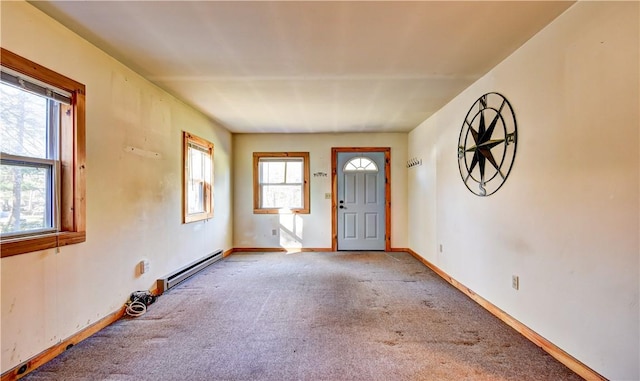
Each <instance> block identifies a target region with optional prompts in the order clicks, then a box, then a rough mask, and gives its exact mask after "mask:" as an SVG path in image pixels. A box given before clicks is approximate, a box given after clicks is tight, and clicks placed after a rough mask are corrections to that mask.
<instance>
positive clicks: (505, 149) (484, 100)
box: [458, 93, 518, 196]
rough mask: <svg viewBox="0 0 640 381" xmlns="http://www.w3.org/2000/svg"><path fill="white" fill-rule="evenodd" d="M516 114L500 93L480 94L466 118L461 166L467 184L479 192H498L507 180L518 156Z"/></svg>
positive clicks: (459, 157) (472, 190) (462, 139)
mask: <svg viewBox="0 0 640 381" xmlns="http://www.w3.org/2000/svg"><path fill="white" fill-rule="evenodd" d="M517 142H518V134H517V125H516V115H515V113H514V112H513V108H512V107H511V104H510V103H509V101H508V100H507V99H506V98H505V97H504V96H502V95H501V94H498V93H487V94H484V95H483V96H481V97H480V98H478V100H476V101H475V103H474V104H473V105H472V106H471V108H470V109H469V112H468V113H467V116H466V117H465V118H464V121H463V122H462V128H461V129H460V137H459V139H458V167H459V168H460V176H462V181H464V185H466V186H467V188H468V189H469V190H470V191H471V192H472V193H474V194H476V195H478V196H489V195H492V194H494V193H495V192H496V191H497V190H498V189H500V187H501V186H502V184H504V182H505V180H506V179H507V176H509V172H511V167H512V166H513V161H514V160H515V157H516V143H517Z"/></svg>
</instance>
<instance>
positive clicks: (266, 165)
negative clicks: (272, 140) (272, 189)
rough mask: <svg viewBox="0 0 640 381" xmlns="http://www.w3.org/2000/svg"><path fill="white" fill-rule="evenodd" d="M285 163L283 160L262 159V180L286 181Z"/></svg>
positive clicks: (270, 182)
mask: <svg viewBox="0 0 640 381" xmlns="http://www.w3.org/2000/svg"><path fill="white" fill-rule="evenodd" d="M284 173H285V163H284V162H282V161H261V162H260V182H261V183H263V184H264V183H268V184H282V183H284Z"/></svg>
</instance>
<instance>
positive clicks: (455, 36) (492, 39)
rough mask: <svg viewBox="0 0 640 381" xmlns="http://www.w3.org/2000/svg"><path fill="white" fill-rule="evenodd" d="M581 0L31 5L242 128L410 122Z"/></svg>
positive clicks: (400, 126)
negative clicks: (571, 0)
mask: <svg viewBox="0 0 640 381" xmlns="http://www.w3.org/2000/svg"><path fill="white" fill-rule="evenodd" d="M572 3H573V2H562V1H548V2H547V1H532V2H521V1H507V2H504V1H497V2H488V1H463V2H448V1H414V2H397V1H396V2H394V1H379V2H361V1H338V2H329V1H315V2H296V1H285V2H270V1H256V2H253V1H251V2H249V1H228V2H213V1H164V2H155V1H122V2H113V1H46V2H40V1H37V2H32V4H33V5H35V6H36V7H38V8H39V9H41V10H43V11H44V12H46V13H47V14H49V15H50V16H52V17H54V18H55V19H57V20H59V21H60V22H61V23H62V24H64V25H66V26H67V27H69V28H70V29H71V30H73V31H75V32H76V33H78V34H80V35H81V36H83V37H84V38H86V39H87V40H89V41H90V42H92V43H94V44H95V45H97V46H98V47H100V48H102V49H103V50H105V51H106V52H108V53H109V54H111V55H112V56H114V57H115V58H117V59H118V60H120V61H121V62H123V63H125V64H126V65H128V66H129V67H131V68H132V69H134V70H136V71H137V72H138V73H140V74H141V75H143V76H145V77H146V78H148V79H149V80H151V81H152V82H154V83H156V84H157V85H159V86H160V87H162V88H164V89H166V90H167V91H169V92H170V93H172V94H174V95H176V96H177V97H179V98H181V99H182V100H184V101H185V102H186V103H189V104H191V105H193V106H194V107H196V108H197V109H199V110H201V111H202V112H204V113H205V114H207V115H209V116H210V117H211V118H213V119H215V120H217V121H218V122H219V123H221V124H222V125H224V126H225V127H227V128H228V129H229V130H231V131H232V132H236V133H245V132H344V131H355V132H373V131H409V130H411V129H413V128H414V127H416V126H417V125H418V124H420V123H421V122H422V121H424V120H425V119H427V118H428V117H429V116H430V115H431V114H433V113H434V112H435V111H437V110H438V109H439V108H440V107H442V106H443V105H444V104H446V103H447V102H448V101H449V100H451V99H452V98H453V97H455V96H456V95H457V94H458V93H460V92H461V91H462V90H464V89H465V88H466V87H468V86H469V85H470V84H471V83H473V82H474V81H475V80H476V79H478V78H479V77H481V76H482V75H484V74H485V73H486V72H487V71H489V70H490V69H491V68H492V67H494V66H495V65H496V64H498V63H499V62H500V61H502V60H503V59H504V58H506V57H507V56H508V55H509V54H511V53H512V52H513V51H514V50H516V49H517V48H518V47H519V46H521V45H522V44H523V43H524V42H525V41H527V40H528V39H529V38H531V37H532V36H533V35H534V34H535V33H537V32H538V31H539V30H540V29H542V28H543V27H544V26H545V25H547V24H548V23H549V22H550V21H552V20H553V19H554V18H555V17H557V16H558V15H559V14H560V13H562V12H563V11H564V10H565V9H567V8H568V7H569V6H571V5H572Z"/></svg>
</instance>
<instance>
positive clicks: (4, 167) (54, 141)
mask: <svg viewBox="0 0 640 381" xmlns="http://www.w3.org/2000/svg"><path fill="white" fill-rule="evenodd" d="M0 62H1V74H2V75H1V77H0V78H1V80H0V125H1V129H0V151H1V153H2V154H1V157H0V161H1V166H0V237H1V241H2V251H1V252H2V257H6V256H11V255H16V254H22V253H27V252H32V251H36V250H44V249H49V248H54V247H59V246H64V245H68V244H73V243H79V242H84V241H85V230H86V229H85V205H86V204H85V203H86V201H85V174H84V169H85V142H84V136H85V115H84V99H85V88H84V85H82V84H80V83H78V82H76V81H74V80H72V79H69V78H67V77H65V76H62V75H60V74H58V73H56V72H53V71H51V70H49V69H47V68H45V67H43V66H40V65H38V64H36V63H34V62H31V61H29V60H27V59H25V58H22V57H20V56H18V55H16V54H14V53H12V52H10V51H8V50H5V49H2V50H1V54H0Z"/></svg>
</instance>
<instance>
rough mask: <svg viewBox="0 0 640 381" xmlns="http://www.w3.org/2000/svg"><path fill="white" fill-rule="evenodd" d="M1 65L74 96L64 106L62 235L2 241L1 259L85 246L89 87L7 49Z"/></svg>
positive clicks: (0, 56)
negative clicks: (86, 121) (86, 100)
mask: <svg viewBox="0 0 640 381" xmlns="http://www.w3.org/2000/svg"><path fill="white" fill-rule="evenodd" d="M0 64H1V65H2V66H4V67H6V68H8V69H11V70H13V71H15V72H18V73H21V74H23V75H25V76H27V77H31V78H33V79H36V80H38V81H41V82H44V83H46V84H49V85H51V86H53V87H56V88H59V89H61V90H65V91H67V92H69V93H71V105H65V104H60V108H61V110H60V115H61V117H60V137H59V139H60V153H59V154H60V196H59V199H60V226H59V231H58V232H55V233H45V234H34V235H30V236H24V237H15V238H5V239H1V240H0V242H1V244H0V246H1V250H0V256H1V257H2V258H4V257H9V256H12V255H18V254H25V253H30V252H34V251H39V250H46V249H53V248H57V247H61V246H66V245H71V244H75V243H80V242H85V240H86V174H85V165H86V164H85V163H86V142H85V140H86V135H85V95H86V93H85V86H84V85H83V84H81V83H79V82H76V81H74V80H72V79H70V78H68V77H66V76H64V75H62V74H59V73H56V72H54V71H53V70H50V69H48V68H46V67H44V66H41V65H39V64H37V63H35V62H33V61H30V60H28V59H26V58H23V57H21V56H19V55H17V54H15V53H13V52H11V51H9V50H6V49H4V48H0Z"/></svg>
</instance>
